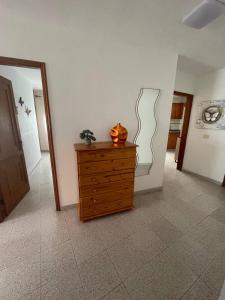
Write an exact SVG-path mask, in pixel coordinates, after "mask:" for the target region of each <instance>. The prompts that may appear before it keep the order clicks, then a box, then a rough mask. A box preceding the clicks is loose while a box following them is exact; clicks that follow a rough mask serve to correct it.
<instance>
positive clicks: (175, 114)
mask: <svg viewBox="0 0 225 300" xmlns="http://www.w3.org/2000/svg"><path fill="white" fill-rule="evenodd" d="M183 108H184V104H183V103H173V104H172V111H171V119H182V117H183Z"/></svg>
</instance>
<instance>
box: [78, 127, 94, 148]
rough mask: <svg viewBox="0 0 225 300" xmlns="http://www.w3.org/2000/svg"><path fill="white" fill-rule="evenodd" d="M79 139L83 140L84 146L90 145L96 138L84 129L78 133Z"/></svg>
mask: <svg viewBox="0 0 225 300" xmlns="http://www.w3.org/2000/svg"><path fill="white" fill-rule="evenodd" d="M80 138H81V139H82V140H84V142H85V144H87V145H91V142H92V141H96V138H95V137H94V133H93V132H92V131H90V130H89V129H85V130H83V131H82V132H81V133H80Z"/></svg>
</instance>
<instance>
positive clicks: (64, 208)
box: [61, 203, 78, 210]
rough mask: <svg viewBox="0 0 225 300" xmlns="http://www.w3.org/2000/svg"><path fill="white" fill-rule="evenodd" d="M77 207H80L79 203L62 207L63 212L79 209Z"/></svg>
mask: <svg viewBox="0 0 225 300" xmlns="http://www.w3.org/2000/svg"><path fill="white" fill-rule="evenodd" d="M77 207H78V203H74V204H68V205H63V206H61V210H68V209H71V208H77Z"/></svg>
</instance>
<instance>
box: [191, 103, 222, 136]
mask: <svg viewBox="0 0 225 300" xmlns="http://www.w3.org/2000/svg"><path fill="white" fill-rule="evenodd" d="M195 127H196V128H198V129H217V130H225V100H209V101H202V102H200V103H199V104H198V116H197V120H196V123H195Z"/></svg>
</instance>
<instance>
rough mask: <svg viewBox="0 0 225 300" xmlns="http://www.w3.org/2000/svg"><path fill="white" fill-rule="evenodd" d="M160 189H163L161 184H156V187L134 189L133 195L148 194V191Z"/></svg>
mask: <svg viewBox="0 0 225 300" xmlns="http://www.w3.org/2000/svg"><path fill="white" fill-rule="evenodd" d="M162 189H163V187H162V186H157V187H154V188H150V189H146V190H141V191H136V192H134V195H135V196H138V195H144V194H148V193H153V192H158V191H162Z"/></svg>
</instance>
